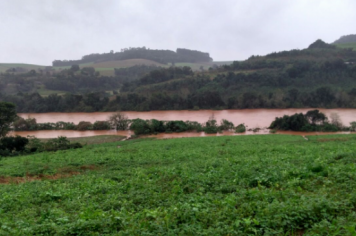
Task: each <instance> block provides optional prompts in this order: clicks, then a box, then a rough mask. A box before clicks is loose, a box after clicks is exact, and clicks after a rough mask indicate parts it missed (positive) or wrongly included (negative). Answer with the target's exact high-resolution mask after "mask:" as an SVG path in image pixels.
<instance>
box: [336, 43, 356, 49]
mask: <svg viewBox="0 0 356 236" xmlns="http://www.w3.org/2000/svg"><path fill="white" fill-rule="evenodd" d="M336 47H338V48H353V49H354V50H356V43H339V44H336Z"/></svg>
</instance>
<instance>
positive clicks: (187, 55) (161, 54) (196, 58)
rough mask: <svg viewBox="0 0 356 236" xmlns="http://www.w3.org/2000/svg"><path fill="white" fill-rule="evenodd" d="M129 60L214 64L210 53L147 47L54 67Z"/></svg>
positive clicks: (59, 64) (89, 57) (58, 63)
mask: <svg viewBox="0 0 356 236" xmlns="http://www.w3.org/2000/svg"><path fill="white" fill-rule="evenodd" d="M128 59H146V60H151V61H155V62H158V63H161V64H167V63H179V62H180V63H184V62H185V63H196V62H212V61H213V59H212V58H211V57H210V55H209V53H204V52H200V51H196V50H189V49H184V48H178V49H177V50H176V51H175V52H174V51H170V50H152V49H148V48H146V47H142V48H125V49H122V50H121V51H120V52H114V51H111V52H110V53H102V54H100V53H93V54H90V55H85V56H83V57H82V59H80V60H62V61H61V60H55V61H53V63H52V64H53V66H72V65H76V64H77V65H78V64H84V63H98V62H105V61H121V60H128Z"/></svg>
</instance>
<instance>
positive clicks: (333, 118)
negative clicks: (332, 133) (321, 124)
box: [330, 113, 343, 129]
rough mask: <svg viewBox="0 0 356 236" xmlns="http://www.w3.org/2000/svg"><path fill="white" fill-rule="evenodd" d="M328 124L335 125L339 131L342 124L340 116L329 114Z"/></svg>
mask: <svg viewBox="0 0 356 236" xmlns="http://www.w3.org/2000/svg"><path fill="white" fill-rule="evenodd" d="M330 122H331V124H333V125H335V126H336V127H338V128H339V129H341V128H342V126H343V124H342V122H341V119H340V116H339V114H337V113H331V114H330Z"/></svg>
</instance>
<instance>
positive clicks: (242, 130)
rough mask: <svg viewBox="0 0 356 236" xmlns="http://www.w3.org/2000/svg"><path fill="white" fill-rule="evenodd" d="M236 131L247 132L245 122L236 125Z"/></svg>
mask: <svg viewBox="0 0 356 236" xmlns="http://www.w3.org/2000/svg"><path fill="white" fill-rule="evenodd" d="M235 132H236V133H244V132H246V126H245V124H239V125H238V126H236V128H235Z"/></svg>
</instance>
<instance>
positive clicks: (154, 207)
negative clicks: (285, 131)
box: [0, 135, 356, 235]
mask: <svg viewBox="0 0 356 236" xmlns="http://www.w3.org/2000/svg"><path fill="white" fill-rule="evenodd" d="M355 141H356V135H331V136H311V137H309V141H306V140H304V139H303V138H302V137H300V136H288V135H256V136H230V137H207V138H182V139H171V140H152V139H151V140H147V139H138V140H128V141H121V142H120V141H119V142H112V143H104V144H97V145H88V146H85V147H84V148H82V149H77V150H66V151H58V152H55V153H39V154H35V155H29V156H22V157H13V158H3V159H2V160H1V161H0V176H1V177H0V182H1V183H3V184H1V185H0V235H88V234H93V235H94V234H95V235H103V234H105V235H112V234H115V235H262V234H264V235H303V234H304V235H354V234H355V220H356V214H355V207H356V190H355V189H356V182H355V178H356V172H355V170H356V165H355V163H356V148H355Z"/></svg>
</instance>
